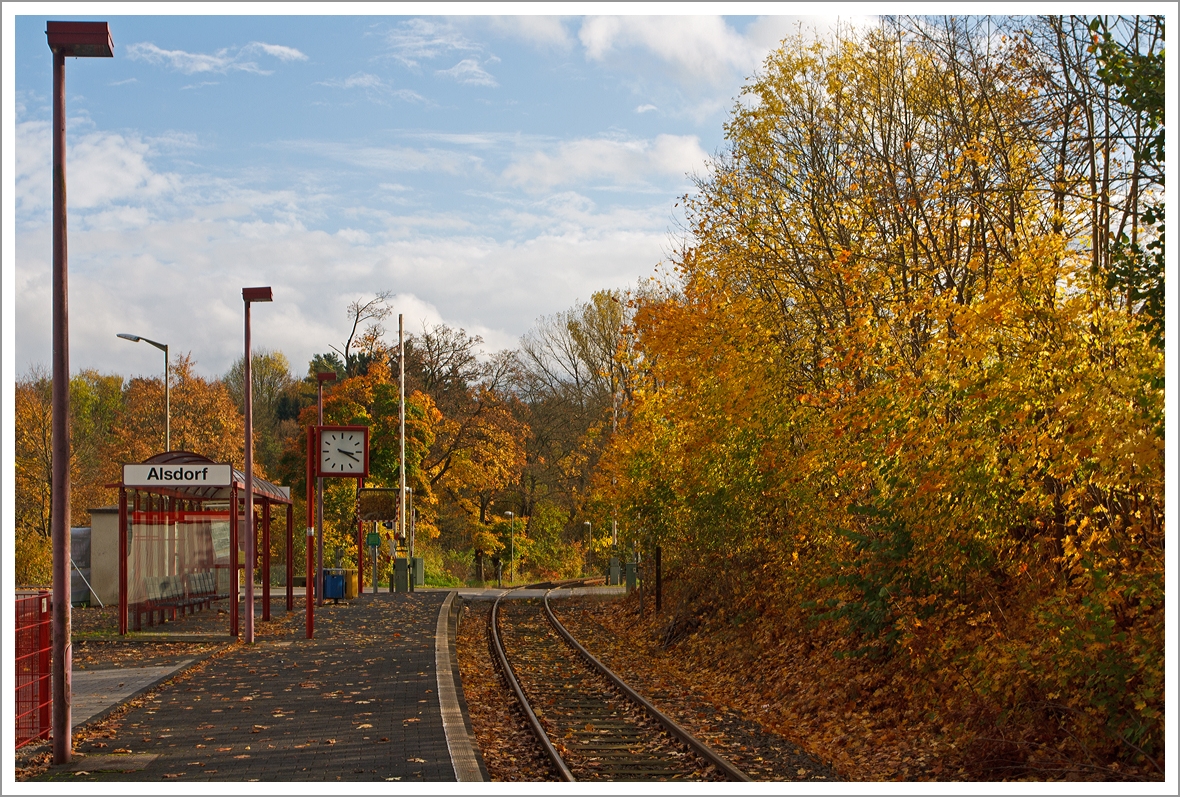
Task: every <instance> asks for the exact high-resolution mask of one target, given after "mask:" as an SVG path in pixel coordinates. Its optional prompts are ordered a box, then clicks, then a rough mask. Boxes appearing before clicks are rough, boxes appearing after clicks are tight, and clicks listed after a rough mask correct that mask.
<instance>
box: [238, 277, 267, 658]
mask: <svg viewBox="0 0 1180 797" xmlns="http://www.w3.org/2000/svg"><path fill="white" fill-rule="evenodd" d="M273 300H274V298H273V296H272V295H271V290H270V288H269V287H265V288H242V302H243V303H244V304H245V306H246V361H245V363H244V364H243V367H242V381H243V383H244V384H243V385H242V395H243V396H244V397H245V402H244V403H245V405H246V413H245V414H246V419H245V420H246V529H247V533H246V644H247V645H253V644H254V542H255V540H254V536H255V529H254V383H253V380H252V379H251V376H250V305H251V304H253V303H254V302H270V301H273ZM233 511H234V512H237V511H238V508H237V507H236V506H235V507H233ZM233 555H234V556H237V555H238V552H237V551H234V554H233ZM266 575H267V577H268V578H269V577H270V573H267V574H266ZM234 582H235V583H234V586H233V589H237V583H236V582H237V569H236V568H235V569H234Z"/></svg>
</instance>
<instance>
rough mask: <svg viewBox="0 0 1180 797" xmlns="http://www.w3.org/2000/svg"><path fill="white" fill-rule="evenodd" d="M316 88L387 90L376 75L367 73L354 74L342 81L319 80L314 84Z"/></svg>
mask: <svg viewBox="0 0 1180 797" xmlns="http://www.w3.org/2000/svg"><path fill="white" fill-rule="evenodd" d="M316 85H317V86H328V87H330V88H337V89H356V88H361V89H384V88H388V86H386V85H385V82H384V81H383V80H381V78H379V77H377V76H376V75H370V74H369V73H368V72H356V73H354V74H352V75H349V76H348V77H346V78H344V80H340V79H339V78H330V79H328V80H320V81H317V82H316Z"/></svg>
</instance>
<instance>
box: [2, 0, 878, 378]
mask: <svg viewBox="0 0 1180 797" xmlns="http://www.w3.org/2000/svg"><path fill="white" fill-rule="evenodd" d="M14 6H15V7H14ZM63 8H67V10H72V11H77V10H79V7H77V6H72V7H63ZM82 8H83V9H84V10H86V11H87V12H88V15H87V16H78V15H76V14H60V13H52V11H53V10H54V7H53V6H52V5H48V6H47V5H44V4H42V5H37V6H22V5H21V4H5V6H4V13H5V16H6V17H7V19H6V20H5V23H6V36H13V37H14V46H12V47H6V48H5V57H6V58H7V59H11V60H10V61H9V63H10V64H11V66H12V67H14V68H13V69H10V70H6V74H9V75H12V76H13V77H12V79H13V80H14V82H13V83H12V84H9V85H11V86H12V90H11V91H10V90H8V88H7V86H6V91H5V102H6V109H5V118H6V123H7V124H9V125H11V127H10V128H8V129H7V130H6V133H10V131H11V134H10V135H8V136H6V137H8V138H9V140H10V141H14V144H15V146H14V151H13V149H12V148H10V147H9V145H6V158H7V157H12V158H14V163H15V168H14V169H13V168H6V170H5V174H6V179H7V180H8V181H9V182H7V183H6V185H5V193H6V195H7V196H8V197H9V199H8V200H6V205H5V210H6V224H11V225H13V226H12V227H10V228H9V229H13V230H14V231H15V235H14V236H13V237H14V241H13V244H12V245H11V246H10V245H9V244H6V247H9V248H6V250H5V251H6V254H5V268H6V279H9V280H11V284H12V285H13V286H14V288H15V325H14V335H15V358H14V365H15V371H16V373H17V374H18V375H19V374H21V373H23V372H25V371H26V370H27V369H28V368H29V367H30V366H32V365H35V364H42V365H45V366H48V364H49V363H50V344H49V341H50V325H49V318H50V295H49V284H50V283H49V279H50V263H51V249H50V234H49V222H50V197H51V195H50V165H51V149H50V139H49V120H50V115H51V109H50V105H49V101H50V91H51V83H52V59H51V55H50V52H49V49H48V47H47V45H46V41H45V34H44V30H45V26H44V22H45V20H46V19H55V18H56V19H62V18H68V19H105V20H107V21H108V22H109V23H110V27H111V32H112V36H113V38H114V42H115V57H114V58H113V59H71V60H69V61H68V62H67V66H66V75H67V77H66V85H67V114H68V119H69V123H68V135H69V149H68V158H67V179H68V184H69V232H70V243H69V246H70V250H69V251H70V264H69V265H70V297H71V300H70V324H71V366H72V368H73V370H77V369H80V368H86V367H92V368H98V369H99V370H102V371H106V372H117V373H122V374H138V373H144V374H153V373H155V372H157V371H159V370H160V366H159V362H158V360H159V355H158V353H157V352H156V351H155V350H154V349H150V348H149V347H146V346H132V345H131V344H129V343H127V342H126V341H122V340H119V339H117V338H116V337H115V335H116V333H117V332H131V333H134V334H139V335H143V336H145V337H149V338H153V339H156V340H160V341H163V342H167V343H169V344H170V345H171V347H172V350H173V351H178V352H191V353H192V355H193V357H194V358H195V359H196V361H197V368H198V370H199V371H200V372H202V373H205V374H207V375H217V374H220V373H223V372H224V371H225V370H226V369H227V368H228V367H229V365H230V363H231V362H232V360H233V359H234V358H235V357H237V356H239V355H240V352H241V349H242V304H241V288H242V287H244V286H251V285H271V286H273V287H274V294H275V302H274V304H273V305H269V306H260V307H258V308H257V309H256V311H255V312H254V314H253V315H254V341H255V345H256V346H259V347H266V348H271V349H277V350H280V351H283V352H284V353H285V354H286V355H287V356H288V358H289V359H290V360H291V363H292V367H293V370H295V371H296V372H297V373H298V374H302V373H303V371H304V370H305V369H306V365H307V361H308V359H309V357H310V356H311V355H312V354H313V353H315V352H318V351H325V350H327V349H328V347H329V345H330V344H337V345H339V343H340V342H341V341H342V340H343V339H344V337H345V336H346V335H347V317H346V307H347V305H348V304H349V302H350V301H352V300H353V299H356V298H359V297H363V296H366V295H372V294H373V293H374V292H376V291H379V290H391V291H393V292H394V294H395V298H394V306H395V310H396V311H397V312H401V313H404V314H405V317H406V325H407V328H408V330H409V331H419V330H420V329H421V328H422V325H423V324H424V323H426V324H433V323H437V322H440V321H441V322H445V323H447V324H451V325H453V326H459V327H463V328H465V329H466V330H467V331H468V332H470V333H473V334H480V335H482V336H483V337H484V338H485V340H486V344H485V346H486V349H487V350H489V351H490V350H494V349H499V348H505V347H511V346H514V345H515V344H516V340H517V338H518V337H519V336H520V335H521V334H522V333H524V332H525V331H527V330H528V328H529V327H530V326H532V325H533V324H534V323H535V321H536V320H537V318H538V317H540V316H543V315H547V314H551V313H554V312H556V311H559V310H563V309H565V308H567V307H569V306H571V305H572V304H574V303H575V302H576V301H579V300H585V299H587V298H589V296H590V294H591V293H592V292H593V291H595V290H598V289H605V288H625V287H627V286H629V285H633V284H635V283H636V281H637V280H640V279H643V278H644V277H646V276H649V275H651V274H652V273H653V272H654V270H655V268H656V267H657V265H658V264H659V263H660V261H661V260H663V259H665V258H666V256H667V255H668V253H669V252H670V251H671V250H672V249H673V248H674V247H675V245H676V243H675V242H676V240H677V238H678V237H679V235H680V228H679V217H678V209H677V208H676V207H675V203H676V200H677V198H678V197H679V196H681V195H683V194H684V193H685V192H686V191H690V190H692V181H691V179H690V176H691V175H692V174H694V173H695V174H703V173H704V172H705V170H706V168H707V162H708V159H709V157H710V156H711V155H712V154H714V153H716V152H718V151H719V150H720V149H721V148H722V147H723V145H724V139H723V129H722V126H723V124H724V122H725V120H726V118H727V116H728V113H729V111H730V110H731V108H732V107H733V103H734V101H735V100H736V98H737V96H738V94H739V91H740V87H741V85H742V84H743V82H745V81H746V79H747V78H748V77H749V76H750V75H751V74H753V73H754V72H755V71H756V70H757V69H758V68H759V65H760V64H761V63H762V61H763V59H764V57H765V55H766V53H767V52H768V51H769V49H770V48H771V47H773V46H775V45H776V44H777V42H779V41H780V40H781V38H782V37H783V36H785V35H788V34H790V33H792V32H794V31H795V29H796V27H797V26H798V25H799V24H801V23H802V24H804V25H806V26H808V27H809V28H811V27H818V28H819V29H821V30H822V29H823V28H824V27H826V26H829V25H832V24H835V23H836V18H835V17H831V18H819V17H807V18H800V17H785V16H757V15H750V16H737V17H722V16H708V15H704V14H699V15H694V16H660V17H650V16H583V17H579V16H569V17H556V16H524V17H522V16H474V17H472V16H397V15H368V16H357V15H352V16H323V15H321V16H315V15H306V16H159V15H156V16H153V15H150V14H146V13H145V14H144V15H137V16H128V15H124V14H119V13H109V14H104V13H101V12H102V10H103V8H104V7H103V6H102V5H98V6H89V5H87V6H83V7H82ZM166 8H167V7H165V6H152V5H141V4H125V5H117V6H109V9H110V10H111V11H112V12H113V11H119V12H126V11H128V10H134V11H137V12H138V11H140V10H142V11H144V12H150V11H152V10H155V11H161V10H165V9H166ZM223 8H224V7H223ZM253 8H255V9H257V10H262V11H267V10H270V9H272V8H275V9H276V10H277V9H278V8H282V6H270V5H264V6H254V7H253ZM310 8H311V9H312V10H318V11H334V10H335V9H336V8H338V6H312V7H310ZM371 8H373V7H372V6H364V7H361V10H368V9H371ZM380 8H385V9H393V10H396V9H397V7H396V6H393V7H390V6H385V7H380ZM478 8H483V7H482V6H479V7H478ZM515 8H520V7H515ZM525 8H526V10H533V9H535V8H537V7H535V6H525ZM542 8H543V7H542ZM656 8H657V9H660V8H675V7H668V6H657V7H656ZM778 8H784V7H783V6H762V7H755V8H753V9H752V10H754V11H765V10H768V9H769V10H775V9H778ZM790 8H791V9H792V10H796V8H797V7H796V6H791V7H790ZM815 8H818V9H819V10H820V11H821V13H822V11H823V10H824V9H827V8H830V7H829V6H819V7H812V9H811V10H813V11H814V10H815ZM618 9H619V7H617V6H616V7H612V8H604V9H601V10H618ZM694 10H697V11H700V10H719V7H710V8H704V7H696V8H695V9H694ZM805 10H808V9H805ZM855 10H856V9H855V8H854V9H852V10H851V11H845V10H844V9H843V8H841V9H840V13H842V14H843V15H844V19H843V22H845V23H847V22H849V21H850V20H852V21H859V22H864V21H865V19H864V18H863V17H852V12H853V11H855ZM33 11H36V12H37V13H35V14H34V13H32V12H33ZM13 12H15V15H16V16H15V25H10V24H9V20H11V19H12V16H10V15H11V14H12V13H13ZM7 31H12V33H7ZM9 253H11V255H10V254H9ZM10 261H11V262H10ZM387 327H388V328H389V329H390V331H391V334H390V338H391V339H393V338H395V337H396V319H394V321H393V323H392V324H387Z"/></svg>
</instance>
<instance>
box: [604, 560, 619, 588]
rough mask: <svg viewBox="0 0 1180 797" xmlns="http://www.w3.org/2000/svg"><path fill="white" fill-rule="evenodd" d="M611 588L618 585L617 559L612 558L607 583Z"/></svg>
mask: <svg viewBox="0 0 1180 797" xmlns="http://www.w3.org/2000/svg"><path fill="white" fill-rule="evenodd" d="M607 583H608V584H610V585H611V586H612V587H617V586H618V585H619V557H617V556H612V557H611V558H610V579H609V580H608V581H607Z"/></svg>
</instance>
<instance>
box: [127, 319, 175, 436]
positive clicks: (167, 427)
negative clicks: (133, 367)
mask: <svg viewBox="0 0 1180 797" xmlns="http://www.w3.org/2000/svg"><path fill="white" fill-rule="evenodd" d="M118 337H120V338H122V339H123V340H129V341H131V342H132V343H139V342H140V341H141V340H142V341H143V342H144V343H150V344H151V345H153V346H155V347H156V348H157V349H159V350H160V351H162V352H164V450H165V451H171V450H172V395H171V392H170V391H169V384H168V344H167V343H157V342H156V341H154V340H149V339H148V338H144V337H141V336H139V335H130V334H128V333H126V332H120V333H119V334H118Z"/></svg>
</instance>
